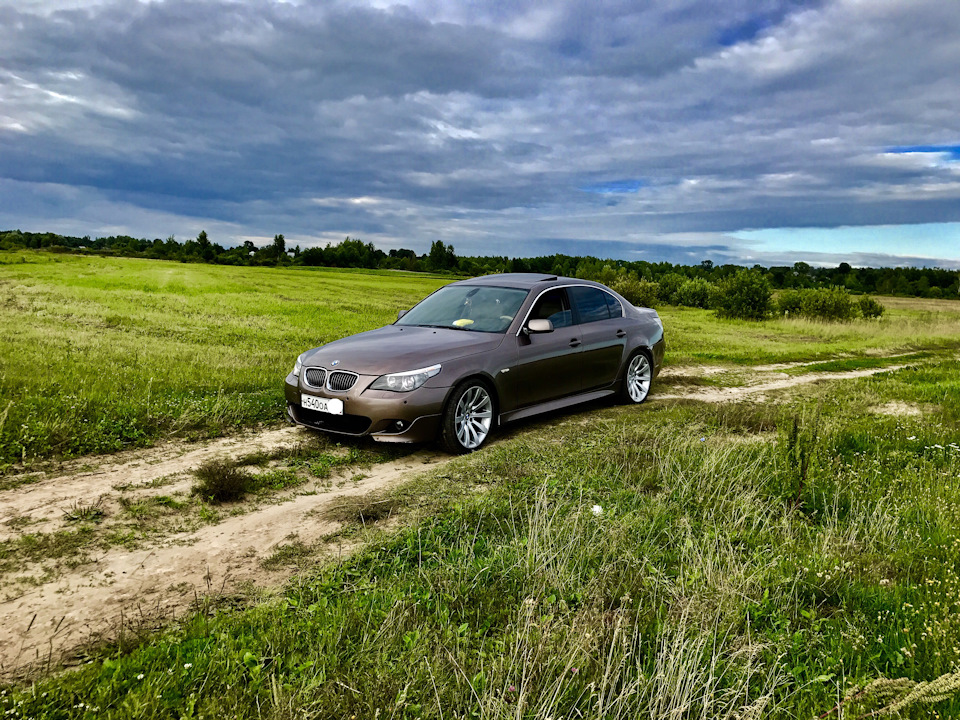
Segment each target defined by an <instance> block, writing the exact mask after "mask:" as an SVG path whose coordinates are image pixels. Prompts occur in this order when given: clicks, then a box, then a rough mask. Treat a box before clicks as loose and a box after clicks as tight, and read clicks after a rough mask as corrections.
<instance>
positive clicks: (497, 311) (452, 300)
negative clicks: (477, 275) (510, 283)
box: [396, 285, 527, 333]
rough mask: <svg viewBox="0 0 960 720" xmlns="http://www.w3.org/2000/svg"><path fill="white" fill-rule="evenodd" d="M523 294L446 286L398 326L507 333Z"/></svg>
mask: <svg viewBox="0 0 960 720" xmlns="http://www.w3.org/2000/svg"><path fill="white" fill-rule="evenodd" d="M525 297H527V291H526V290H518V289H516V288H503V287H492V286H489V285H448V286H447V287H445V288H440V289H439V290H437V292H435V293H433V295H430V296H429V297H428V298H426V299H424V300H423V301H422V302H420V303H418V304H417V305H415V306H414V308H413V309H412V310H411V311H410V312H408V313H407V314H406V315H404V316H403V317H402V318H400V319H399V320H397V322H396V324H397V325H419V326H420V327H444V328H451V329H454V330H472V331H476V332H488V333H502V332H506V330H507V328H508V327H510V323H511V322H513V318H514V316H515V315H516V314H517V310H519V309H520V304H521V303H522V302H523V300H524V298H525Z"/></svg>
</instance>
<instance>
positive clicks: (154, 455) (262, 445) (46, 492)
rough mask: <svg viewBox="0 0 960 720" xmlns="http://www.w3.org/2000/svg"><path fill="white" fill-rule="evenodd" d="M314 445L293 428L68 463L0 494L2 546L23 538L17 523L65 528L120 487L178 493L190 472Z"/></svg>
mask: <svg viewBox="0 0 960 720" xmlns="http://www.w3.org/2000/svg"><path fill="white" fill-rule="evenodd" d="M309 439H310V433H309V431H308V430H305V429H304V428H301V427H299V426H288V427H282V428H273V429H270V430H265V431H262V432H259V433H241V434H238V435H233V436H231V437H225V438H217V439H216V440H212V441H210V442H207V443H204V444H202V445H196V444H192V443H191V444H187V443H165V444H163V445H160V446H157V447H153V448H147V449H138V450H127V451H124V452H122V453H117V454H116V455H101V456H88V457H85V458H82V459H80V460H73V461H70V462H68V463H64V464H63V465H62V466H61V467H60V468H59V469H58V470H57V471H56V472H53V473H46V475H48V477H45V478H43V479H41V480H39V481H38V482H34V483H30V484H27V485H20V486H18V487H16V488H13V489H12V490H7V491H3V492H0V540H6V539H10V538H12V537H16V536H17V535H18V534H19V533H17V532H16V531H14V530H13V529H12V528H13V526H15V525H16V524H17V521H18V520H21V521H22V520H27V521H29V529H30V532H48V531H50V530H51V529H54V528H55V527H56V526H58V525H60V524H61V522H60V521H61V519H62V516H63V512H64V511H65V510H67V509H68V508H69V507H71V506H73V505H76V504H78V503H91V502H94V501H96V499H97V498H99V497H107V496H109V495H111V494H112V493H114V492H115V491H116V488H117V487H123V486H130V488H131V489H134V490H136V489H143V488H147V487H150V486H151V485H152V484H154V483H156V482H157V481H162V480H165V479H169V480H171V485H170V486H166V487H164V490H163V491H164V492H165V493H170V492H175V491H177V490H179V489H182V488H183V486H184V485H186V486H189V484H190V482H191V481H192V478H190V477H189V475H190V473H191V471H192V470H194V469H196V468H197V467H198V466H199V465H201V464H202V463H204V462H206V461H208V460H212V459H214V458H222V457H234V458H236V457H240V456H241V455H247V454H250V453H255V452H265V453H270V452H273V451H275V450H280V449H284V448H292V447H295V446H296V445H297V443H301V442H307V441H308V440H309ZM11 479H13V480H15V479H16V477H14V478H11ZM177 480H179V481H180V482H179V483H177V482H176V481H177ZM138 486H139V487H138Z"/></svg>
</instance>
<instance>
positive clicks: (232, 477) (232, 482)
mask: <svg viewBox="0 0 960 720" xmlns="http://www.w3.org/2000/svg"><path fill="white" fill-rule="evenodd" d="M194 475H196V476H197V480H198V482H197V484H196V485H194V486H193V491H192V492H193V494H194V495H199V496H200V497H203V498H206V499H207V500H209V501H210V502H214V503H222V502H232V501H234V500H239V499H240V498H242V497H243V496H244V495H245V494H246V493H247V491H248V490H250V489H251V486H252V483H253V476H252V475H250V473H248V472H246V471H245V470H241V469H240V468H238V467H237V466H236V465H234V464H233V463H231V462H230V461H229V460H208V461H206V462H205V463H203V464H202V465H200V467H198V468H197V469H196V470H195V471H194Z"/></svg>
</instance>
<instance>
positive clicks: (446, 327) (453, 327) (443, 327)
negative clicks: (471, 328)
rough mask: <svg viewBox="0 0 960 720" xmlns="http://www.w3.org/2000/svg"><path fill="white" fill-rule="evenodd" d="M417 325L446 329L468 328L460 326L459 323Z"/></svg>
mask: <svg viewBox="0 0 960 720" xmlns="http://www.w3.org/2000/svg"><path fill="white" fill-rule="evenodd" d="M417 327H430V328H442V329H444V330H466V329H467V328H465V327H460V326H459V325H417Z"/></svg>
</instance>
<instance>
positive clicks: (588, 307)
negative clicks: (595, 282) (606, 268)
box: [570, 287, 610, 325]
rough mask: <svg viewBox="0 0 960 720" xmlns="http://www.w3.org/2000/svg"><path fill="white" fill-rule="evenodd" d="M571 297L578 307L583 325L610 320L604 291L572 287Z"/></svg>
mask: <svg viewBox="0 0 960 720" xmlns="http://www.w3.org/2000/svg"><path fill="white" fill-rule="evenodd" d="M570 295H572V296H573V303H574V305H576V306H577V314H578V315H579V316H580V323H581V324H582V325H584V324H586V323H592V322H597V321H598V320H608V319H609V318H610V311H609V310H608V309H607V294H606V293H605V292H603V290H599V289H597V288H592V287H572V288H570Z"/></svg>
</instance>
